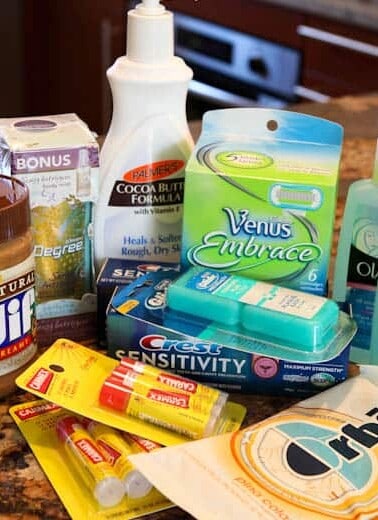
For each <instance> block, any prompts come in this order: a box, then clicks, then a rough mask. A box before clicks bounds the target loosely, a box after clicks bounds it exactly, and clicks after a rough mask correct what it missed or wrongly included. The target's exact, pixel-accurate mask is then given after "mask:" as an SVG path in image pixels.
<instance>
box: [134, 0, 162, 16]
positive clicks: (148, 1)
mask: <svg viewBox="0 0 378 520" xmlns="http://www.w3.org/2000/svg"><path fill="white" fill-rule="evenodd" d="M136 9H138V10H140V12H142V13H143V14H144V15H147V16H148V15H155V14H161V13H162V12H163V11H165V7H164V5H162V4H161V3H160V0H142V3H141V4H138V5H137V6H136Z"/></svg>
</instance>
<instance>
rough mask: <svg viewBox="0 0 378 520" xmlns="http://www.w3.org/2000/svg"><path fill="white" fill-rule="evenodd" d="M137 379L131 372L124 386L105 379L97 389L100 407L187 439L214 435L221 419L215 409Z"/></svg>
mask: <svg viewBox="0 0 378 520" xmlns="http://www.w3.org/2000/svg"><path fill="white" fill-rule="evenodd" d="M126 377H128V376H126ZM138 378H139V380H138ZM140 378H143V376H140V374H137V373H134V375H133V376H132V377H129V378H128V384H126V380H125V379H123V380H122V379H120V378H119V377H116V376H113V375H112V376H110V377H108V378H107V379H106V380H105V382H104V384H103V385H102V387H101V390H100V395H99V402H100V404H101V405H102V406H105V407H107V408H112V409H113V410H118V411H120V412H124V413H126V414H127V415H130V416H132V417H136V418H138V419H141V420H144V421H147V422H150V423H153V424H157V425H159V426H162V427H165V428H167V429H168V430H172V431H175V432H177V433H180V434H182V435H185V436H187V437H189V438H191V439H200V438H202V437H207V436H209V435H211V434H213V433H214V432H215V430H216V428H217V426H218V422H219V420H220V418H221V415H220V413H219V409H218V408H217V407H215V406H214V405H212V404H211V403H210V404H209V403H207V402H206V400H204V399H202V398H201V397H197V396H195V395H188V394H184V393H179V392H173V391H169V390H167V389H166V386H165V385H159V384H158V383H156V382H155V384H154V382H153V381H151V380H149V379H147V378H143V380H141V379H140Z"/></svg>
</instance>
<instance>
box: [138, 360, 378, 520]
mask: <svg viewBox="0 0 378 520" xmlns="http://www.w3.org/2000/svg"><path fill="white" fill-rule="evenodd" d="M366 370H368V367H366ZM377 380H378V372H377V371H375V372H372V373H371V376H370V374H365V372H364V367H362V374H361V375H359V376H355V377H352V378H351V379H348V380H347V381H345V382H344V383H342V384H341V385H339V386H336V387H334V388H331V389H329V390H326V391H325V392H322V393H320V394H318V395H317V396H313V397H312V398H310V399H308V400H306V401H302V402H300V403H299V404H298V405H296V406H293V407H292V408H289V409H287V410H285V411H283V412H281V413H279V414H278V415H275V416H272V417H269V418H268V419H266V420H264V421H262V422H260V423H258V424H255V425H251V426H249V427H247V428H246V429H244V430H241V431H239V432H236V433H234V434H230V435H222V436H219V437H215V438H210V439H204V440H201V441H198V442H194V443H189V444H184V445H182V446H174V447H170V448H166V449H165V450H160V451H157V452H155V453H151V454H149V455H148V456H146V455H144V454H142V455H135V456H132V457H131V460H132V462H133V463H134V465H136V467H137V468H138V469H139V470H140V471H141V472H142V473H143V474H144V475H145V477H146V478H148V480H149V481H150V482H152V483H153V484H154V485H155V486H156V487H157V488H158V489H159V490H160V491H161V492H162V493H164V495H165V496H167V497H168V498H170V499H171V500H172V501H173V502H174V503H175V504H177V505H179V506H180V507H182V508H183V509H185V510H186V511H188V512H189V513H190V514H191V515H193V516H194V517H195V518H197V519H198V520H216V519H218V518H222V520H234V519H235V518H240V519H247V518H248V519H261V520H306V519H309V520H326V519H331V518H335V519H336V518H338V519H344V520H357V519H358V520H376V519H377V518H378V495H377V488H378V407H377V402H378V385H377ZM187 475H190V476H191V478H190V479H188V478H186V477H187ZM184 480H185V486H183V485H182V482H183V481H184ZM204 490H206V492H204Z"/></svg>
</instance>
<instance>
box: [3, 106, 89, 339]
mask: <svg viewBox="0 0 378 520" xmlns="http://www.w3.org/2000/svg"><path fill="white" fill-rule="evenodd" d="M98 163H99V149H98V144H97V142H96V139H95V137H94V136H93V134H92V132H90V130H89V128H88V127H87V125H86V124H85V123H84V122H83V121H81V120H80V119H79V118H78V117H77V115H76V114H62V115H55V116H44V117H28V118H26V117H25V118H14V119H0V165H1V168H0V169H1V171H2V173H4V174H8V175H14V176H16V177H17V178H19V179H20V180H22V181H23V182H24V183H25V184H26V185H27V186H28V188H29V191H30V203H31V214H32V229H33V238H34V244H35V262H36V302H37V309H36V313H37V325H38V326H37V337H38V344H39V345H40V346H44V345H50V344H51V343H52V342H53V341H54V340H55V339H57V338H59V337H62V336H64V337H69V338H71V339H75V340H76V341H81V342H83V341H84V342H94V341H95V339H96V298H95V295H94V291H93V268H92V265H93V262H92V238H91V226H92V208H93V203H94V202H95V200H96V198H97V194H98Z"/></svg>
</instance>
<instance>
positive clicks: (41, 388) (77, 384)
mask: <svg viewBox="0 0 378 520" xmlns="http://www.w3.org/2000/svg"><path fill="white" fill-rule="evenodd" d="M161 376H164V377H160V378H159V380H158V379H157V378H156V377H151V376H148V375H146V374H144V373H140V372H137V371H134V370H130V369H128V368H127V367H125V366H124V365H122V364H121V363H119V362H117V361H116V360H114V359H111V358H109V357H107V356H104V355H103V354H101V353H100V352H98V351H95V350H92V349H90V348H87V347H84V346H83V345H80V344H78V343H75V342H73V341H70V340H66V339H59V340H57V341H56V342H55V343H54V344H53V345H52V346H51V347H50V348H49V349H48V350H47V351H46V352H45V353H44V354H42V356H40V357H39V358H38V359H37V360H36V361H35V363H34V364H33V365H31V366H30V367H28V369H27V370H25V371H24V372H23V373H22V374H21V375H20V376H19V377H18V378H17V380H16V383H17V385H18V386H20V387H21V388H23V389H24V390H26V391H28V392H31V393H33V394H35V395H37V396H39V397H42V398H44V399H46V400H48V401H51V402H53V403H55V404H57V405H59V406H61V407H63V408H65V409H67V410H69V411H71V412H73V413H76V414H79V415H82V416H84V417H87V418H89V419H92V420H94V421H98V422H100V423H102V424H105V425H108V426H111V427H113V428H117V429H119V430H122V431H126V432H129V433H132V434H135V435H139V436H142V437H145V438H148V439H150V440H152V441H155V442H158V443H159V444H162V445H171V444H178V443H181V442H184V441H188V440H191V439H200V438H202V437H205V436H209V435H216V434H220V433H225V432H230V431H235V430H237V429H239V427H240V425H241V423H242V421H243V419H244V416H245V413H246V409H245V407H244V406H242V405H239V404H237V403H233V402H229V401H228V395H227V394H225V393H223V392H221V391H219V390H215V389H213V390H210V389H209V390H208V395H210V396H211V398H209V397H208V396H205V397H204V395H203V394H204V392H205V390H204V388H203V385H201V386H200V387H199V391H198V392H195V393H193V392H191V391H190V390H192V389H194V388H195V385H196V383H195V382H194V381H193V382H192V381H189V380H187V379H184V378H182V379H180V377H179V376H176V379H177V382H178V384H181V386H182V385H185V384H186V385H187V386H185V387H183V386H182V389H178V388H177V386H176V387H173V386H172V384H166V383H164V380H170V381H172V376H170V374H168V373H165V374H164V373H163V374H161ZM188 383H192V385H193V386H190V385H189V384H188ZM188 389H189V390H188Z"/></svg>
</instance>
